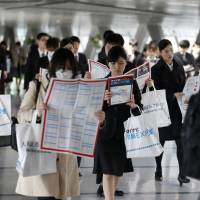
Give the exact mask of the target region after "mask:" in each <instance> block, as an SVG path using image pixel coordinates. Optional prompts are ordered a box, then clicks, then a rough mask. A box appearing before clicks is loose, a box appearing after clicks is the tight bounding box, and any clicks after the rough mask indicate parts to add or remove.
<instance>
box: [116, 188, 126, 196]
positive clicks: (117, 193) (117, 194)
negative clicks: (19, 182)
mask: <svg viewBox="0 0 200 200" xmlns="http://www.w3.org/2000/svg"><path fill="white" fill-rule="evenodd" d="M115 196H117V197H122V196H124V192H123V191H122V190H116V191H115Z"/></svg>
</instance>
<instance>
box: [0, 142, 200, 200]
mask: <svg viewBox="0 0 200 200" xmlns="http://www.w3.org/2000/svg"><path fill="white" fill-rule="evenodd" d="M175 151H176V148H175V146H174V143H173V142H167V143H166V145H165V155H164V157H163V175H164V180H163V182H161V183H159V182H155V181H154V171H155V163H154V159H152V158H143V159H141V158H140V159H133V164H134V168H135V172H133V173H129V174H125V175H124V177H123V178H122V179H121V181H120V184H119V188H120V189H122V190H124V192H125V196H124V197H120V198H116V199H125V200H132V199H135V200H146V199H148V200H153V199H155V200H197V199H198V196H199V194H200V182H199V181H197V180H194V179H192V180H191V183H189V184H184V185H183V187H182V188H180V187H179V184H178V181H177V174H178V167H177V160H176V157H175ZM16 158H17V154H16V153H15V152H14V151H12V150H11V149H10V148H1V149H0V200H21V199H22V200H25V199H30V200H35V198H27V197H21V196H18V195H16V194H15V192H14V191H15V185H16V181H17V173H16V170H15V161H16ZM92 165H93V160H92V159H86V158H84V159H83V160H82V163H81V173H82V174H83V176H82V177H81V196H80V197H77V198H72V200H95V199H103V198H97V197H96V189H97V187H98V186H97V185H96V184H95V176H94V175H92Z"/></svg>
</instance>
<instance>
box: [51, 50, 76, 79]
mask: <svg viewBox="0 0 200 200" xmlns="http://www.w3.org/2000/svg"><path fill="white" fill-rule="evenodd" d="M67 62H68V63H69V66H68V67H69V68H68V69H69V70H72V74H73V75H72V78H75V77H76V75H77V66H76V61H75V58H74V54H73V53H72V52H71V51H70V50H68V49H65V48H59V49H57V50H56V51H55V53H54V54H53V57H52V60H51V66H50V69H49V74H50V77H56V71H58V70H60V69H62V70H63V71H64V70H66V63H67Z"/></svg>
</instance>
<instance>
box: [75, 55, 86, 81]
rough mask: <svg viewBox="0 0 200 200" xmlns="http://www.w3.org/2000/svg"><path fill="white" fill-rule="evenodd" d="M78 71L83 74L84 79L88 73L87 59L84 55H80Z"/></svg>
mask: <svg viewBox="0 0 200 200" xmlns="http://www.w3.org/2000/svg"><path fill="white" fill-rule="evenodd" d="M77 71H78V72H80V73H81V75H82V77H84V75H85V72H86V71H88V62H87V58H86V55H85V54H83V53H78V62H77Z"/></svg>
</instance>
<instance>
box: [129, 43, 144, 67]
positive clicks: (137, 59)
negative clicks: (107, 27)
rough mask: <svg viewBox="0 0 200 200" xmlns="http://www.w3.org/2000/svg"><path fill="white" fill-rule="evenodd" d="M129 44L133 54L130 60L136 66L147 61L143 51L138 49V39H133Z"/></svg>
mask: <svg viewBox="0 0 200 200" xmlns="http://www.w3.org/2000/svg"><path fill="white" fill-rule="evenodd" d="M129 45H130V46H131V49H132V55H130V58H129V61H130V62H131V63H133V66H134V67H138V66H140V65H142V64H143V63H144V62H145V61H144V59H143V55H142V53H140V52H139V51H138V41H137V40H136V39H131V40H130V41H129Z"/></svg>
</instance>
